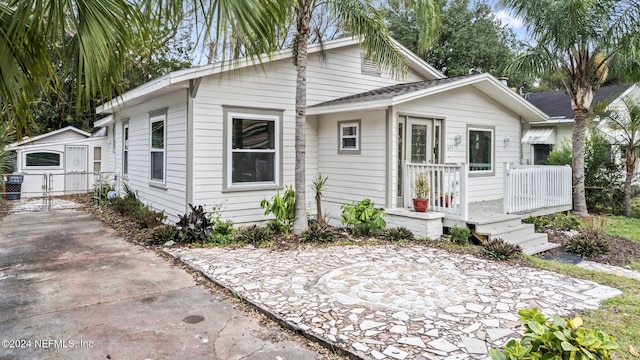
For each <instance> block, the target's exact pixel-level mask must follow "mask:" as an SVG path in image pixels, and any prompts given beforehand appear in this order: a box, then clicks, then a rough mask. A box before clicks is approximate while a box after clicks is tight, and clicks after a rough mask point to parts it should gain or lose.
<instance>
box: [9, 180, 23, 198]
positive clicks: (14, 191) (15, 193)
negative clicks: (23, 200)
mask: <svg viewBox="0 0 640 360" xmlns="http://www.w3.org/2000/svg"><path fill="white" fill-rule="evenodd" d="M23 180H24V176H23V175H16V174H12V175H7V182H6V183H5V185H6V190H5V191H6V198H7V200H20V193H21V192H22V181H23Z"/></svg>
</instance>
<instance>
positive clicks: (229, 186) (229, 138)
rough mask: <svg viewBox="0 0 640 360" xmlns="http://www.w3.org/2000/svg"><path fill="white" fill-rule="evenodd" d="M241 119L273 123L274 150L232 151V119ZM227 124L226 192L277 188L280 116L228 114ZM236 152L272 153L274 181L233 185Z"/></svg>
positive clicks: (247, 113) (279, 156) (248, 113)
mask: <svg viewBox="0 0 640 360" xmlns="http://www.w3.org/2000/svg"><path fill="white" fill-rule="evenodd" d="M234 118H241V119H247V120H267V121H273V122H274V125H275V126H274V130H273V132H274V137H275V139H274V146H273V147H274V149H273V150H266V149H233V139H232V136H233V119H234ZM225 121H226V124H227V131H226V134H225V137H226V140H227V141H226V143H227V149H226V150H227V151H226V155H225V156H226V157H227V159H226V163H227V168H226V172H227V174H226V175H227V178H226V180H227V186H226V189H228V190H240V189H255V188H264V187H266V186H268V187H277V186H280V158H281V154H280V151H281V149H282V147H281V146H280V145H281V144H280V141H281V139H280V116H278V115H270V114H258V113H251V112H229V113H227V118H226V119H225ZM238 152H264V153H273V154H274V167H275V169H274V177H273V178H274V181H257V182H250V183H246V182H244V183H234V182H233V176H232V175H233V174H232V172H233V154H234V153H238Z"/></svg>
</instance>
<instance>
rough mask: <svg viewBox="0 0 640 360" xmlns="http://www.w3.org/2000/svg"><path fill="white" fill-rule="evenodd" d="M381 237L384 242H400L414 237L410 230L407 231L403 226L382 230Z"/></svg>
mask: <svg viewBox="0 0 640 360" xmlns="http://www.w3.org/2000/svg"><path fill="white" fill-rule="evenodd" d="M382 237H383V238H384V239H385V240H389V241H402V240H406V241H409V240H413V239H415V236H414V235H413V232H411V230H409V229H407V228H406V227H404V226H398V227H392V228H388V229H384V231H383V232H382Z"/></svg>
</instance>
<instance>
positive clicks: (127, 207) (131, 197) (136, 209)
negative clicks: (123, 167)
mask: <svg viewBox="0 0 640 360" xmlns="http://www.w3.org/2000/svg"><path fill="white" fill-rule="evenodd" d="M124 190H125V196H124V197H122V198H120V197H116V198H114V199H113V201H112V206H113V209H114V210H116V211H117V212H119V213H120V215H122V216H126V217H128V218H130V219H132V220H133V221H135V222H137V223H138V224H140V226H142V227H145V228H149V229H152V228H154V227H156V226H159V225H161V224H162V222H163V221H164V219H165V218H166V216H165V215H164V212H161V211H154V210H152V209H150V208H149V207H147V206H145V205H144V204H143V203H142V202H141V201H140V200H139V199H138V196H137V195H136V193H135V192H134V191H132V190H131V188H129V186H127V185H126V184H125V185H124Z"/></svg>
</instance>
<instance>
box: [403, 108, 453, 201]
mask: <svg viewBox="0 0 640 360" xmlns="http://www.w3.org/2000/svg"><path fill="white" fill-rule="evenodd" d="M441 132H442V123H441V120H436V119H426V118H418V117H411V116H400V117H399V119H398V154H397V155H398V169H397V171H398V172H397V176H398V188H397V191H398V197H397V199H396V202H397V206H398V207H403V206H404V183H403V180H404V179H403V171H404V164H405V163H407V162H410V163H414V164H439V163H440V156H441V153H442V152H441V142H440V137H441Z"/></svg>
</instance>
